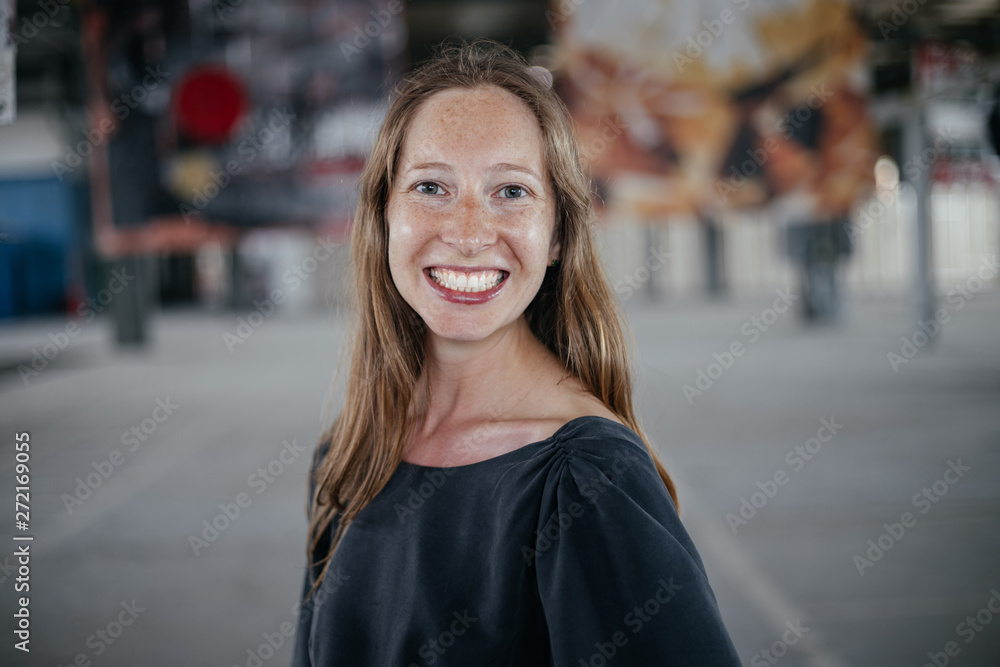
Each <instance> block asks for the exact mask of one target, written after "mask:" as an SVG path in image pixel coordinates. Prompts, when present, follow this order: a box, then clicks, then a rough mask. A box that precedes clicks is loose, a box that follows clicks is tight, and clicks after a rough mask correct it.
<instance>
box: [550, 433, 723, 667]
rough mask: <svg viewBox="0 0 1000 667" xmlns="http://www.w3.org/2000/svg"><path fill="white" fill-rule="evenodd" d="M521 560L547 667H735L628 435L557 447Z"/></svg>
mask: <svg viewBox="0 0 1000 667" xmlns="http://www.w3.org/2000/svg"><path fill="white" fill-rule="evenodd" d="M531 557H532V560H533V561H534V567H535V575H536V577H537V581H538V591H539V595H540V598H541V603H542V609H543V613H544V617H545V621H546V623H547V625H548V630H549V639H550V646H551V651H552V664H553V665H555V666H556V667H578V666H579V665H581V664H582V665H598V664H605V663H606V662H607V663H608V664H610V662H609V661H610V660H611V658H612V657H614V658H615V663H614V664H620V665H656V666H657V667H669V666H672V665H676V666H678V667H681V666H684V667H689V666H690V665H698V666H699V667H723V666H724V667H738V666H739V665H740V660H739V658H738V657H737V655H736V649H735V648H734V646H733V643H732V640H731V639H730V637H729V634H728V632H727V631H726V628H725V626H724V625H723V622H722V618H721V616H720V615H719V609H718V605H717V603H716V600H715V594H714V593H713V592H712V588H711V586H709V583H708V578H707V577H706V574H705V568H704V566H703V565H702V562H701V558H700V556H699V555H698V552H697V550H696V549H695V547H694V544H693V543H692V542H691V539H690V537H689V536H688V534H687V531H685V530H684V527H683V526H682V525H681V523H680V519H679V518H678V516H677V512H676V510H675V508H674V505H673V502H672V500H671V498H670V495H669V493H668V492H667V490H666V487H665V485H664V484H663V482H662V481H661V479H660V477H659V475H658V474H657V472H656V468H655V467H654V465H653V461H652V458H651V457H650V456H649V453H648V452H647V451H646V449H645V446H644V445H642V444H641V440H639V439H638V437H636V438H635V441H634V442H633V441H631V440H630V439H628V438H625V437H617V436H615V437H610V438H604V441H603V442H596V441H593V442H590V443H587V444H585V445H584V446H579V447H572V446H570V443H565V444H564V447H563V451H562V452H561V455H560V456H558V457H556V459H555V461H554V463H553V466H552V468H551V469H550V470H549V472H548V477H547V479H546V483H545V489H544V492H543V498H542V507H541V513H540V516H539V528H538V533H537V535H536V540H535V548H534V552H533V553H532V554H531ZM598 656H600V657H601V658H603V660H601V659H599V658H598Z"/></svg>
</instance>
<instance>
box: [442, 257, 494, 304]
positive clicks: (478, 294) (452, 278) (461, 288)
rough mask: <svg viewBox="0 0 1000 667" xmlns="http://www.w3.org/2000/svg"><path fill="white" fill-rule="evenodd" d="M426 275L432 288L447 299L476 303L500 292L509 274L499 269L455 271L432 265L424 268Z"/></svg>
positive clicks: (455, 301)
mask: <svg viewBox="0 0 1000 667" xmlns="http://www.w3.org/2000/svg"><path fill="white" fill-rule="evenodd" d="M424 275H425V276H427V282H428V283H429V284H430V286H431V288H432V289H433V290H434V291H435V292H437V294H438V295H439V296H441V297H443V298H444V299H446V300H447V301H452V302H454V303H465V304H476V303H483V302H485V301H488V300H490V299H492V298H493V297H494V296H496V295H497V294H499V293H500V291H501V290H502V289H503V287H504V285H506V281H507V276H508V275H509V274H508V272H506V271H502V270H499V269H487V270H485V271H461V270H459V271H455V270H453V269H446V268H443V267H437V266H432V267H429V268H426V269H424Z"/></svg>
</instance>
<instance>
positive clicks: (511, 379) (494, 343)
mask: <svg viewBox="0 0 1000 667" xmlns="http://www.w3.org/2000/svg"><path fill="white" fill-rule="evenodd" d="M551 362H552V353H551V352H550V351H549V350H548V349H547V348H546V347H545V346H544V345H543V344H542V343H540V342H539V341H538V339H537V338H535V336H534V334H533V333H532V332H531V329H530V328H529V327H528V323H527V321H525V319H524V317H521V318H519V319H518V320H517V321H515V322H514V323H512V324H511V325H510V326H508V327H505V328H504V329H502V330H500V331H497V332H495V333H494V334H493V335H491V336H490V337H489V338H486V339H484V340H480V341H453V340H446V339H443V338H440V337H438V336H436V335H434V334H433V333H429V336H428V339H427V347H426V358H425V365H424V371H423V373H422V375H421V378H420V383H419V387H418V396H419V397H420V399H421V403H422V404H423V409H422V410H419V411H418V414H417V423H418V424H421V425H422V428H421V429H420V430H421V431H423V432H424V433H433V432H434V431H435V430H436V429H437V428H438V427H439V426H440V425H442V424H446V423H451V422H461V421H465V420H468V419H472V420H479V419H484V420H487V421H493V420H501V419H503V418H504V417H505V416H508V417H509V416H511V415H512V410H513V409H514V408H515V407H516V406H517V404H518V403H520V402H521V401H523V399H524V398H525V397H526V396H527V395H528V393H529V392H530V391H531V389H532V387H533V386H534V384H535V381H536V380H537V379H538V378H539V377H540V375H541V372H542V371H544V370H546V369H547V368H548V365H549V364H551Z"/></svg>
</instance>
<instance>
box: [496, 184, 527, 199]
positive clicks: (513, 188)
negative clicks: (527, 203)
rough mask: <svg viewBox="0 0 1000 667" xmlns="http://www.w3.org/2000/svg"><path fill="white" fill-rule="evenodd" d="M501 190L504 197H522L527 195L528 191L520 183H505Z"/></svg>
mask: <svg viewBox="0 0 1000 667" xmlns="http://www.w3.org/2000/svg"><path fill="white" fill-rule="evenodd" d="M501 192H502V193H503V197H504V199H520V198H521V197H525V196H527V192H525V190H524V188H522V187H521V186H520V185H505V186H504V187H503V190H501Z"/></svg>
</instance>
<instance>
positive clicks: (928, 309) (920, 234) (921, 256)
mask: <svg viewBox="0 0 1000 667" xmlns="http://www.w3.org/2000/svg"><path fill="white" fill-rule="evenodd" d="M903 131H904V140H903V141H904V143H903V145H904V146H905V150H906V156H905V163H909V164H917V165H923V168H922V169H916V170H914V172H915V176H914V177H913V179H912V180H910V184H911V185H912V186H913V191H914V194H915V196H916V221H915V222H916V226H917V230H916V231H917V247H916V248H915V250H916V253H917V256H916V262H915V266H916V281H915V287H916V297H917V318H918V320H920V321H927V320H931V319H933V318H934V310H935V306H936V298H935V290H934V276H933V271H934V267H933V257H932V255H931V250H932V248H931V219H930V208H929V206H928V199H929V197H930V170H931V165H929V164H927V165H924V164H923V155H924V150H925V149H926V148H927V132H926V128H925V125H924V109H923V101H922V100H921V99H920V98H919V95H918V96H917V98H916V101H915V103H914V106H913V107H912V108H911V109H910V113H909V117H908V119H907V122H906V123H905V125H904V130H903ZM930 340H931V341H933V340H934V339H933V338H931V339H930Z"/></svg>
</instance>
